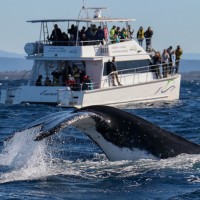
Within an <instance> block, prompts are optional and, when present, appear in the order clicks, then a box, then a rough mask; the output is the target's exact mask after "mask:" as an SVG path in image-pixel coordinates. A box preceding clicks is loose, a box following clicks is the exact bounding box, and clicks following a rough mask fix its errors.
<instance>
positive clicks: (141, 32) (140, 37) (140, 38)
mask: <svg viewBox="0 0 200 200" xmlns="http://www.w3.org/2000/svg"><path fill="white" fill-rule="evenodd" d="M137 39H138V43H139V45H140V46H142V44H143V40H144V30H143V27H142V26H140V28H139V30H138V32H137Z"/></svg>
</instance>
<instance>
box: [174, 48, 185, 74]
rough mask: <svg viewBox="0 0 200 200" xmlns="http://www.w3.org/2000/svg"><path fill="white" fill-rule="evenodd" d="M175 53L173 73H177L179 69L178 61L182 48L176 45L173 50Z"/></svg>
mask: <svg viewBox="0 0 200 200" xmlns="http://www.w3.org/2000/svg"><path fill="white" fill-rule="evenodd" d="M175 54H176V67H175V73H178V70H179V63H180V59H181V56H182V54H183V50H182V49H181V47H180V46H179V45H178V46H177V48H176V50H175Z"/></svg>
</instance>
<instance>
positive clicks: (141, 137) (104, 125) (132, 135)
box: [29, 105, 200, 161]
mask: <svg viewBox="0 0 200 200" xmlns="http://www.w3.org/2000/svg"><path fill="white" fill-rule="evenodd" d="M36 125H39V122H37V123H33V124H32V126H36ZM69 125H73V126H75V127H76V128H78V129H80V130H81V131H82V132H84V133H85V134H86V135H87V136H89V137H90V138H91V139H92V140H93V141H94V142H95V143H96V144H97V145H98V146H99V147H100V148H101V149H102V151H103V152H104V153H105V154H106V156H107V157H108V159H110V160H112V161H115V160H127V159H129V160H135V159H139V158H144V156H149V155H151V156H153V157H156V158H161V159H165V158H169V157H175V156H177V155H179V154H182V153H186V154H199V153H200V145H198V144H195V143H192V142H190V141H188V140H186V139H184V138H182V137H180V136H178V135H176V134H174V133H172V132H169V131H167V130H164V129H162V128H160V127H158V126H157V125H155V124H153V123H151V122H148V121H147V120H145V119H143V118H141V117H138V116H136V115H133V114H130V113H128V112H126V111H123V110H120V109H117V108H114V107H109V106H102V105H97V106H88V107H85V108H81V109H78V110H75V111H73V112H71V113H69V112H61V113H60V114H59V113H57V114H54V115H53V117H52V119H49V118H45V119H43V120H42V124H41V126H42V128H41V132H40V133H39V134H38V135H37V136H36V138H35V140H36V141H39V140H42V139H43V138H45V137H48V136H50V135H52V134H55V133H57V132H58V131H59V130H62V129H64V128H66V127H67V126H69ZM30 127H31V126H29V128H30Z"/></svg>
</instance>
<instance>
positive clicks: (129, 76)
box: [101, 62, 175, 88]
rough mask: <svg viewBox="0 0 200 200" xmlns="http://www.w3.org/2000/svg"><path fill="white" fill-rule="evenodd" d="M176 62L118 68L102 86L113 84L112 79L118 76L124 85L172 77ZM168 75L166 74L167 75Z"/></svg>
mask: <svg viewBox="0 0 200 200" xmlns="http://www.w3.org/2000/svg"><path fill="white" fill-rule="evenodd" d="M173 66H174V63H172V62H170V63H167V64H166V63H165V64H164V63H160V64H156V65H147V66H143V67H137V68H131V69H124V70H118V71H116V72H111V73H110V74H109V75H108V76H107V78H105V79H104V80H102V81H103V83H102V84H101V85H102V87H103V88H104V87H106V86H107V85H108V84H109V86H112V83H111V82H112V79H115V76H118V79H119V82H121V83H122V84H123V85H129V84H136V83H147V82H149V81H152V80H154V79H161V78H167V77H169V76H170V77H172V76H174V75H175V73H174V67H173ZM165 75H166V76H165Z"/></svg>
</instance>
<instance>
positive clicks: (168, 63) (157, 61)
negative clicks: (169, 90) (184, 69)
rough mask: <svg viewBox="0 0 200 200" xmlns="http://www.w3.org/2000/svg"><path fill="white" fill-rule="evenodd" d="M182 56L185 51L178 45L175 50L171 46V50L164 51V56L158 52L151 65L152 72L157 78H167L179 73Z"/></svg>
mask: <svg viewBox="0 0 200 200" xmlns="http://www.w3.org/2000/svg"><path fill="white" fill-rule="evenodd" d="M182 54H183V50H182V48H181V47H180V45H178V46H177V48H176V49H175V50H173V47H172V46H170V47H169V48H167V49H164V50H163V52H162V54H161V53H160V52H159V51H156V52H155V53H154V55H153V56H152V63H151V64H152V66H151V71H152V72H155V75H156V78H158V79H159V78H166V77H168V76H170V75H173V74H176V73H178V72H179V64H180V59H181V56H182ZM161 67H162V70H161ZM161 71H162V73H161Z"/></svg>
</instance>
